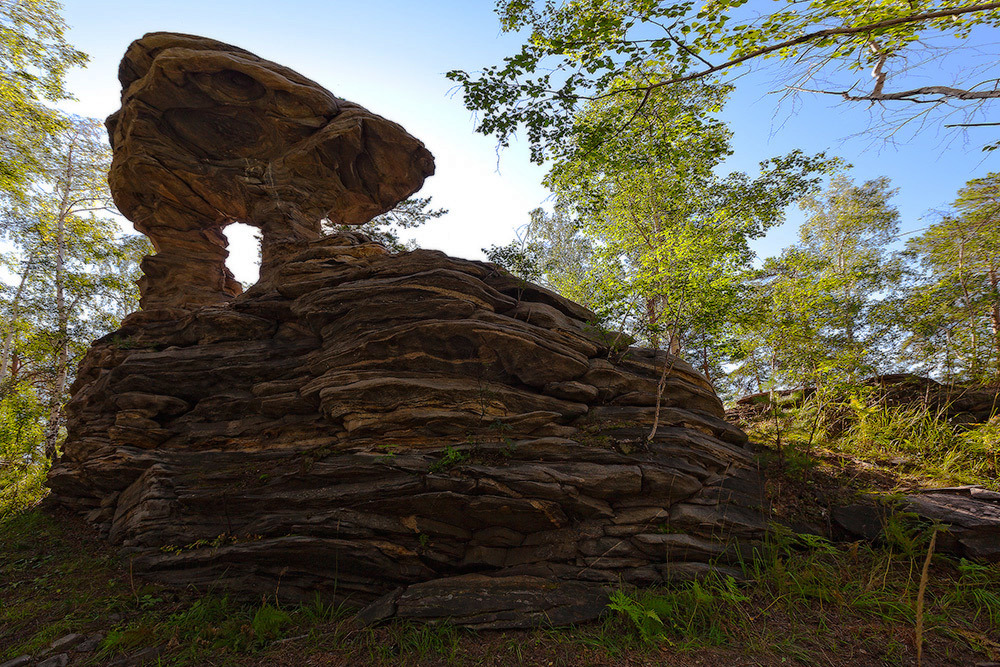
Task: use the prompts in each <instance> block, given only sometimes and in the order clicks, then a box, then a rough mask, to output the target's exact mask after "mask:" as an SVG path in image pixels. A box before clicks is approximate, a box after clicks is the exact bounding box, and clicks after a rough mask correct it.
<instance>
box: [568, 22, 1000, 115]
mask: <svg viewBox="0 0 1000 667" xmlns="http://www.w3.org/2000/svg"><path fill="white" fill-rule="evenodd" d="M991 9H1000V2H987V3H983V4H979V5H970V6H969V7H954V8H951V9H939V10H937V11H933V12H925V13H923V14H910V15H908V16H898V17H896V18H892V19H885V20H884V21H876V22H875V23H869V24H867V25H863V26H853V27H846V28H829V29H826V30H816V31H814V32H808V33H806V34H804V35H799V36H798V37H793V38H792V39H786V40H785V41H783V42H778V43H777V44H771V45H770V46H762V47H761V48H759V49H754V50H753V51H751V52H749V53H746V54H744V55H742V56H739V57H738V58H733V59H731V60H727V61H726V62H724V63H720V64H718V65H714V66H712V67H708V68H706V69H703V70H700V71H698V72H692V73H691V74H686V75H684V76H678V77H674V78H672V79H669V80H667V81H661V82H660V83H654V84H651V85H650V87H653V88H661V87H663V86H669V85H671V84H675V83H683V82H684V81H692V80H694V79H702V78H704V77H706V76H709V75H711V74H715V73H716V72H720V71H722V70H726V69H729V68H730V67H735V66H736V65H740V64H742V63H745V62H746V61H748V60H753V59H754V58H759V57H760V56H765V55H767V54H769V53H774V52H775V51H780V50H782V49H786V48H788V47H791V46H798V45H799V44H804V43H806V42H811V41H813V40H815V39H822V38H824V37H835V36H838V35H856V34H858V33H863V32H868V31H871V30H881V29H883V28H892V27H895V26H899V25H906V24H908V23H920V22H921V21H930V20H932V19H938V18H944V17H947V16H960V15H962V14H970V13H974V12H985V11H989V10H991ZM935 87H941V86H930V88H935ZM941 88H943V87H941ZM642 89H643V87H635V88H619V89H617V90H610V91H608V92H607V93H604V94H602V95H597V96H594V97H585V98H584V99H595V100H596V99H602V98H605V97H611V96H613V95H617V94H619V93H624V92H634V91H638V90H642ZM917 90H923V89H917ZM953 90H954V89H953ZM821 92H822V91H821ZM910 92H911V93H912V92H913V91H910ZM961 92H965V93H969V92H970V91H961ZM983 97H985V96H979V97H961V98H959V99H983ZM990 97H1000V93H997V94H995V95H990ZM857 99H858V100H866V99H868V98H867V97H859V98H857ZM886 99H890V98H886Z"/></svg>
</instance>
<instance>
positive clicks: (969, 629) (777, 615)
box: [611, 528, 1000, 664]
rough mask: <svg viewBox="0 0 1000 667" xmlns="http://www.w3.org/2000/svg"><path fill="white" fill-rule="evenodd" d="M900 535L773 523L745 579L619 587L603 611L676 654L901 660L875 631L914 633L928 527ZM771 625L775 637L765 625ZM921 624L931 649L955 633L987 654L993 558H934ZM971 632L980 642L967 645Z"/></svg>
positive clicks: (907, 651) (996, 611)
mask: <svg viewBox="0 0 1000 667" xmlns="http://www.w3.org/2000/svg"><path fill="white" fill-rule="evenodd" d="M908 539H909V540H910V542H908V543H906V544H895V543H890V544H888V545H886V546H882V547H873V546H870V545H865V544H857V543H855V544H850V545H846V546H845V545H835V544H833V543H830V542H827V541H826V540H824V539H823V538H820V537H817V536H814V535H797V534H795V533H792V532H790V531H788V530H787V529H786V530H781V529H778V528H776V529H775V530H774V531H773V532H772V538H771V539H769V540H768V541H767V542H766V543H765V544H763V545H761V546H760V547H759V548H758V549H756V550H755V553H754V557H753V559H752V560H751V561H750V562H747V563H744V571H745V573H746V575H747V576H748V577H750V580H751V582H752V583H747V584H738V583H737V582H736V581H734V580H733V579H732V578H726V577H719V576H710V577H707V578H705V579H704V580H702V581H696V582H688V583H683V584H677V585H675V586H672V587H668V588H663V589H658V590H656V589H646V590H635V589H633V590H627V589H620V590H618V591H616V592H615V594H614V596H613V598H612V604H611V608H612V609H613V610H614V611H616V612H617V613H618V614H619V616H620V617H621V619H622V620H624V621H626V622H627V624H628V625H629V626H630V627H631V632H632V633H633V635H634V636H635V637H636V638H637V639H638V640H640V641H642V642H643V643H646V644H651V645H664V644H666V645H669V646H670V647H671V648H673V649H676V650H680V651H700V650H704V649H709V648H713V647H723V648H739V647H752V648H753V651H754V652H761V651H766V652H769V653H778V654H784V655H785V656H787V657H789V658H792V659H795V660H801V661H804V662H806V663H809V662H811V661H812V660H815V659H817V657H818V656H819V655H822V654H823V653H825V652H828V651H842V650H844V649H845V648H846V647H852V646H853V647H856V646H858V645H868V646H869V652H870V653H871V652H874V653H875V654H876V655H879V656H880V657H881V659H883V660H885V661H887V663H889V664H900V663H902V662H904V661H905V660H904V659H912V646H910V645H909V644H907V643H906V642H905V641H903V640H902V639H896V640H893V641H888V642H879V641H877V639H876V637H877V635H878V634H879V633H883V634H884V636H885V637H892V636H894V635H898V636H900V637H903V638H904V639H905V638H906V637H910V636H912V633H913V627H914V625H915V622H916V616H915V607H916V597H917V591H918V587H919V583H920V581H919V580H920V565H921V562H922V560H923V558H924V556H925V555H926V549H927V546H928V540H929V533H927V532H926V531H917V532H913V531H911V532H910V534H909V535H908ZM914 547H916V548H914ZM774 627H780V628H782V631H781V633H780V635H775V634H773V633H772V632H770V629H772V628H774ZM924 627H925V631H924V634H925V642H928V643H929V644H930V645H931V646H932V647H934V649H932V650H937V651H938V652H939V653H941V652H943V651H944V649H945V648H946V647H947V646H948V644H949V643H950V640H956V641H957V642H959V643H960V644H962V645H963V646H964V648H966V649H968V650H971V651H975V650H980V651H984V652H985V653H986V654H987V655H990V656H992V658H991V659H995V657H996V655H997V654H996V651H995V650H994V649H993V648H991V645H990V644H989V640H988V637H991V636H996V633H998V632H1000V564H993V565H986V564H981V563H972V562H969V561H965V560H955V559H951V558H947V557H943V556H935V557H934V559H933V567H932V569H931V577H930V579H929V582H928V588H927V592H926V593H925V610H924ZM977 638H979V639H980V640H985V641H980V644H979V645H976V641H977ZM995 648H997V649H1000V646H997V647H995ZM929 664H937V663H929Z"/></svg>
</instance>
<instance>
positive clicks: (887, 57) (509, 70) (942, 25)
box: [448, 0, 1000, 162]
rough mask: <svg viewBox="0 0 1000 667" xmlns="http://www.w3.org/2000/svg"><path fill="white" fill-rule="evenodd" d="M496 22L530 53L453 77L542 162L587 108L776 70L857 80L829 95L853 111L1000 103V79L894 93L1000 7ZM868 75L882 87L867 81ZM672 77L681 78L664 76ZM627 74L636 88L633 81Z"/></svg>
mask: <svg viewBox="0 0 1000 667" xmlns="http://www.w3.org/2000/svg"><path fill="white" fill-rule="evenodd" d="M496 11H497V14H498V15H499V18H500V23H501V26H502V29H503V30H504V31H505V32H524V33H525V34H526V39H525V42H524V44H523V45H522V47H521V49H520V51H519V52H518V53H516V54H514V55H511V56H508V57H506V58H504V60H503V64H502V65H493V66H489V67H486V68H485V69H484V70H482V71H481V72H478V73H475V74H470V73H468V72H466V71H464V70H453V71H451V72H449V73H448V77H449V78H451V79H452V80H453V81H456V82H457V83H458V84H459V85H460V86H461V87H462V89H463V94H464V101H465V105H466V107H468V108H469V109H470V110H472V111H474V112H476V113H477V114H478V117H479V119H480V120H479V126H478V128H477V129H478V131H479V132H481V133H483V134H485V135H493V136H496V137H497V138H498V140H499V142H500V144H501V145H502V146H506V145H507V144H508V143H509V141H510V138H511V137H512V136H513V135H514V134H515V133H516V132H517V131H519V130H521V129H523V130H524V131H525V132H526V135H527V139H528V141H529V143H530V145H531V150H532V153H531V155H532V159H533V160H534V161H536V162H542V161H544V160H545V159H546V157H548V156H549V155H550V154H552V153H558V150H559V148H558V147H559V146H560V144H562V143H563V142H564V141H565V140H567V138H569V137H571V136H572V135H573V134H574V131H575V129H574V119H575V115H576V112H577V111H578V109H579V108H580V104H581V103H583V102H586V101H591V100H600V99H603V98H606V97H615V96H619V95H630V94H636V93H639V94H640V95H642V94H645V93H646V92H648V91H651V90H654V89H656V88H659V87H664V86H671V85H675V84H678V83H683V82H685V81H691V80H697V79H705V80H711V79H713V78H714V77H716V76H729V75H733V74H735V73H736V70H737V68H739V67H740V66H743V65H747V64H752V63H754V62H757V61H761V60H765V59H769V58H771V59H777V60H781V61H784V62H785V63H787V64H795V65H797V66H799V67H800V68H801V69H800V70H799V72H800V75H799V77H798V79H797V80H796V81H795V82H794V84H793V86H792V87H793V88H797V89H803V88H804V87H806V86H808V85H810V82H812V81H823V80H824V79H825V78H826V77H828V76H831V75H833V74H838V75H842V74H845V73H846V74H847V75H849V78H850V79H851V80H853V82H852V83H848V84H846V85H844V86H841V87H840V88H839V89H836V90H828V89H826V90H822V91H818V92H830V93H836V94H838V95H840V96H842V97H844V98H845V99H848V100H855V101H867V102H886V101H910V102H920V103H930V104H932V105H938V104H946V103H953V102H956V101H971V102H972V103H977V102H981V101H982V100H987V99H994V98H997V97H1000V90H997V86H996V83H997V81H998V80H997V79H996V78H992V77H981V78H982V79H983V80H982V81H976V82H975V83H974V84H972V85H969V86H967V87H966V88H955V87H952V86H951V85H932V86H928V85H921V86H919V87H916V88H906V87H904V88H902V89H900V90H895V91H892V92H890V91H889V90H887V89H886V84H887V83H888V82H889V81H890V78H889V76H890V73H891V68H892V67H897V68H898V69H899V70H900V76H902V73H903V72H905V69H906V67H905V63H906V57H907V56H908V55H910V54H911V52H916V53H918V54H919V56H920V57H921V58H922V59H924V60H926V59H927V57H928V53H927V52H925V51H924V50H922V48H921V46H922V43H923V42H924V41H926V40H927V39H928V38H931V37H935V36H937V37H944V38H946V39H949V40H953V41H954V40H962V39H966V38H968V37H969V35H970V34H971V33H972V31H973V29H975V28H976V27H978V26H982V27H986V28H995V27H997V26H998V25H1000V2H980V3H976V2H967V1H963V0H906V1H901V0H874V1H873V2H866V3H863V4H859V3H857V2H851V1H850V0H810V1H808V2H797V1H792V0H788V1H785V2H781V3H779V8H778V9H776V10H774V11H770V12H766V11H764V12H760V11H758V8H757V6H756V5H754V6H751V5H748V3H747V1H746V0H705V1H704V2H703V3H696V2H695V1H694V0H682V1H679V2H677V1H669V0H666V1H661V0H538V1H534V0H499V2H498V3H497V9H496ZM942 53H944V52H942ZM936 55H940V54H936ZM868 69H870V70H871V77H869V76H867V74H865V73H863V72H862V70H868ZM662 71H669V72H671V74H670V75H669V76H668V77H666V78H657V77H655V76H654V75H653V73H655V72H662ZM627 73H631V74H632V80H631V81H626V80H623V79H622V75H623V74H627ZM644 77H648V78H644ZM900 80H902V79H900ZM868 81H871V82H872V83H870V84H869V83H868ZM956 85H961V84H956ZM868 86H871V88H870V89H868Z"/></svg>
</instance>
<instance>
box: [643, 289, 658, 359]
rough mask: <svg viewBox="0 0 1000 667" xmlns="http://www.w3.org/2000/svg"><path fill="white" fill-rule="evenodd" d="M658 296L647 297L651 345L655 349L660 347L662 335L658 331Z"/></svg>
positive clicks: (647, 322) (647, 320) (647, 317)
mask: <svg viewBox="0 0 1000 667" xmlns="http://www.w3.org/2000/svg"><path fill="white" fill-rule="evenodd" d="M657 319H658V317H657V314H656V298H655V297H649V298H648V299H646V324H647V325H648V326H649V346H650V347H651V348H653V349H654V350H657V349H659V348H660V335H659V334H658V333H656V320H657Z"/></svg>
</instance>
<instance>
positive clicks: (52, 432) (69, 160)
mask: <svg viewBox="0 0 1000 667" xmlns="http://www.w3.org/2000/svg"><path fill="white" fill-rule="evenodd" d="M74 148H75V145H74V144H71V145H70V147H69V153H68V155H67V156H66V169H65V173H64V174H63V178H64V181H63V183H61V184H60V185H61V187H62V188H63V192H62V202H61V205H60V206H59V213H58V217H57V219H56V265H55V276H54V278H55V286H56V317H57V325H58V334H59V336H58V339H57V340H58V345H59V349H58V351H57V356H56V374H55V377H54V378H53V381H52V387H51V394H50V396H49V421H48V424H46V426H45V455H46V456H47V457H49V458H54V457H55V455H56V445H57V443H58V442H59V429H60V428H61V427H62V421H63V409H62V399H63V393H64V392H65V391H66V378H67V376H68V374H69V313H68V312H67V308H66V293H65V284H64V283H65V281H66V277H65V265H66V220H67V218H68V217H69V215H70V194H71V193H72V191H73V178H74V175H75V174H74V154H75V150H74Z"/></svg>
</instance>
